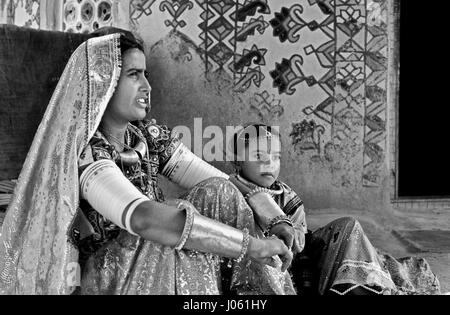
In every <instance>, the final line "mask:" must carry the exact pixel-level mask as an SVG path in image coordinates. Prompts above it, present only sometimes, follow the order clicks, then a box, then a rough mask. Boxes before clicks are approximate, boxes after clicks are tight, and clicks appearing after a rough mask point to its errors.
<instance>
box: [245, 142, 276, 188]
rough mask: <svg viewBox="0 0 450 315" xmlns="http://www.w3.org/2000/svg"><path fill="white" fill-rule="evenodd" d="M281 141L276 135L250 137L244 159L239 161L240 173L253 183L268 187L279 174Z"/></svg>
mask: <svg viewBox="0 0 450 315" xmlns="http://www.w3.org/2000/svg"><path fill="white" fill-rule="evenodd" d="M280 160H281V142H280V139H279V138H278V137H272V138H271V139H270V140H267V138H265V137H264V138H252V139H250V140H249V143H248V145H247V146H246V148H245V160H244V161H243V162H240V163H241V164H240V166H241V174H242V175H243V176H244V177H245V178H246V179H248V180H250V181H252V182H253V183H255V184H257V185H259V186H262V187H269V186H271V185H272V184H273V183H274V182H275V180H276V179H277V178H278V175H279V174H280V165H281V164H280Z"/></svg>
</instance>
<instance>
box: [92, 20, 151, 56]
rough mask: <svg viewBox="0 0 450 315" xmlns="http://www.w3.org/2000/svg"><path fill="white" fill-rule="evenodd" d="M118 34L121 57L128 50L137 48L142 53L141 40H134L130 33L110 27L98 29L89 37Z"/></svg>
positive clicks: (142, 45)
mask: <svg viewBox="0 0 450 315" xmlns="http://www.w3.org/2000/svg"><path fill="white" fill-rule="evenodd" d="M116 33H120V34H121V36H120V52H121V54H122V55H123V54H124V53H125V52H126V51H127V50H128V49H132V48H137V49H139V50H140V51H142V52H144V44H143V42H142V40H140V39H138V38H136V37H135V36H134V35H133V33H131V32H130V31H127V30H124V29H121V28H117V27H112V26H106V27H102V28H99V29H98V30H96V31H94V32H92V33H91V34H90V35H91V36H92V37H100V36H105V35H109V34H116Z"/></svg>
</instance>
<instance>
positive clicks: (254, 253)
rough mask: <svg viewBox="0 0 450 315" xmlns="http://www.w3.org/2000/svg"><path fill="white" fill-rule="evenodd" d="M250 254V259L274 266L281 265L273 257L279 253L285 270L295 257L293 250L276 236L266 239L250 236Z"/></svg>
mask: <svg viewBox="0 0 450 315" xmlns="http://www.w3.org/2000/svg"><path fill="white" fill-rule="evenodd" d="M248 255H249V257H250V259H252V260H254V261H256V262H259V263H261V264H266V265H269V266H272V267H274V268H277V267H279V266H278V265H277V263H276V261H275V259H274V258H273V256H276V255H278V256H279V257H280V259H281V261H282V263H283V264H282V266H281V271H283V272H284V271H286V269H287V268H288V267H289V266H290V265H291V262H292V258H293V254H292V252H291V251H290V250H289V249H288V248H287V247H286V245H285V244H284V243H283V241H281V240H280V239H279V238H277V237H276V236H272V237H269V238H265V239H258V238H254V237H250V242H249V245H248Z"/></svg>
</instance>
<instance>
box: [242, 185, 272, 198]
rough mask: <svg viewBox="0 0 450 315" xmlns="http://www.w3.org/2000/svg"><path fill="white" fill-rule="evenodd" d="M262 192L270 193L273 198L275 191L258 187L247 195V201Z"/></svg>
mask: <svg viewBox="0 0 450 315" xmlns="http://www.w3.org/2000/svg"><path fill="white" fill-rule="evenodd" d="M260 192H264V193H268V194H269V195H270V196H272V193H273V190H270V189H268V188H264V187H256V188H254V189H252V190H251V191H249V192H248V193H247V194H246V195H245V199H247V200H248V199H249V198H250V197H252V196H253V195H255V194H257V193H260Z"/></svg>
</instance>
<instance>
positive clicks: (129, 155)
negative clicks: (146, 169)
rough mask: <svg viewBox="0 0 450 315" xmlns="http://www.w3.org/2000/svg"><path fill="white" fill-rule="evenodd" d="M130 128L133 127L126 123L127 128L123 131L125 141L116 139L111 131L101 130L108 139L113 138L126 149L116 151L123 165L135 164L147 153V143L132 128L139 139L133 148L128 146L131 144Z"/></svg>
mask: <svg viewBox="0 0 450 315" xmlns="http://www.w3.org/2000/svg"><path fill="white" fill-rule="evenodd" d="M130 129H131V130H132V129H133V128H132V127H131V126H130V124H128V126H127V130H126V131H125V143H123V142H122V141H120V139H118V138H117V137H115V136H113V135H112V134H111V133H109V132H106V131H105V130H104V129H102V130H101V132H102V133H103V134H104V135H105V136H108V137H109V138H110V139H112V140H115V142H116V143H119V144H121V145H123V147H124V149H126V151H123V152H118V153H119V157H120V162H121V163H122V164H123V165H126V166H131V165H135V164H136V163H138V162H139V161H140V160H144V159H145V157H146V155H147V152H148V150H147V145H146V144H145V141H144V140H143V139H142V138H141V136H140V135H139V134H137V132H135V131H134V130H132V131H133V133H134V134H136V135H137V136H138V138H139V141H138V143H137V144H136V145H135V146H134V148H132V147H130V145H129V144H131V134H130ZM105 138H106V137H105ZM106 140H108V139H106ZM108 142H109V141H108Z"/></svg>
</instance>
